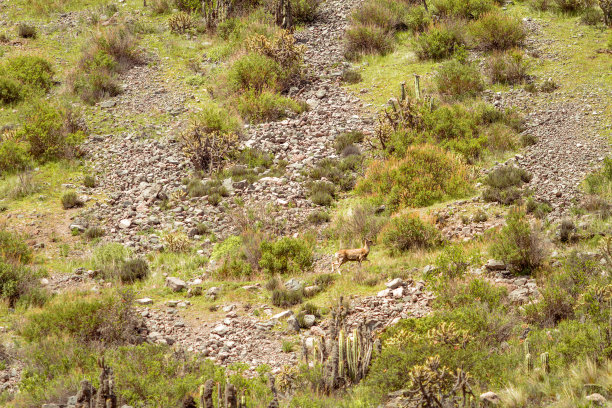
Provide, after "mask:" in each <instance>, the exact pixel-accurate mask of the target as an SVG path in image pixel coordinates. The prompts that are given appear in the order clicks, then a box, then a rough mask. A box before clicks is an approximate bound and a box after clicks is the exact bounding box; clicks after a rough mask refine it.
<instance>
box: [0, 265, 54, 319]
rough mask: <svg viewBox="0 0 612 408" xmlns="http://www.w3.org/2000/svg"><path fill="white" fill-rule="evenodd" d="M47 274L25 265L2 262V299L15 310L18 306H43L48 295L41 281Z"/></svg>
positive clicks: (0, 285)
mask: <svg viewBox="0 0 612 408" xmlns="http://www.w3.org/2000/svg"><path fill="white" fill-rule="evenodd" d="M44 276H45V274H44V273H41V272H38V271H34V270H32V269H30V268H28V267H26V266H24V265H18V264H13V263H7V262H5V260H4V259H2V260H0V298H2V299H3V300H5V301H7V302H8V306H9V307H11V308H14V307H15V306H16V305H17V304H22V305H24V306H30V305H32V306H42V305H43V304H44V303H45V301H46V299H47V295H46V293H45V292H44V291H43V290H42V288H41V287H40V279H41V278H42V277H44Z"/></svg>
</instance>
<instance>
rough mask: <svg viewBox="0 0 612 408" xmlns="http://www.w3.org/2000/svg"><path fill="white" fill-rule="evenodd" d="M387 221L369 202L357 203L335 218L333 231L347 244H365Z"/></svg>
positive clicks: (355, 245)
mask: <svg viewBox="0 0 612 408" xmlns="http://www.w3.org/2000/svg"><path fill="white" fill-rule="evenodd" d="M386 222H387V217H385V216H384V215H382V214H379V211H378V208H376V207H375V206H373V205H372V204H369V203H357V204H355V205H354V206H352V207H351V208H349V209H348V210H347V211H345V212H339V213H338V214H337V216H336V218H335V219H334V225H333V233H334V235H335V236H337V237H338V238H339V239H340V242H341V243H342V244H343V245H346V246H352V247H357V246H361V245H363V241H364V240H365V239H366V238H368V237H375V236H377V235H378V233H379V232H380V230H381V228H382V227H383V226H384V224H385V223H386Z"/></svg>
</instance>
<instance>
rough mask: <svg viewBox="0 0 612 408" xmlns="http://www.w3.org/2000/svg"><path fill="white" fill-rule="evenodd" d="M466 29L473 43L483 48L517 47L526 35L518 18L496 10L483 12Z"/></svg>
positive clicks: (501, 48) (505, 48) (502, 48)
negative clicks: (482, 14)
mask: <svg viewBox="0 0 612 408" xmlns="http://www.w3.org/2000/svg"><path fill="white" fill-rule="evenodd" d="M468 30H469V33H470V35H471V37H472V40H473V42H474V45H475V46H476V47H477V48H480V49H484V50H502V51H503V50H507V49H510V48H515V47H519V46H520V45H521V44H522V43H523V40H524V39H525V37H526V33H525V30H524V29H523V26H522V24H521V22H520V20H517V19H515V18H513V17H510V16H507V15H504V14H501V13H498V12H492V13H487V14H485V15H484V16H482V17H481V18H480V19H478V20H476V21H474V22H472V23H471V24H470V26H469V28H468Z"/></svg>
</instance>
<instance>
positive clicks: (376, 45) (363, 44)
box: [344, 24, 393, 60]
mask: <svg viewBox="0 0 612 408" xmlns="http://www.w3.org/2000/svg"><path fill="white" fill-rule="evenodd" d="M344 43H345V45H344V48H345V51H344V55H345V56H346V58H347V59H349V60H357V59H359V57H361V56H362V55H368V54H380V55H387V54H388V53H390V52H391V51H393V38H392V37H391V35H389V34H388V33H386V32H385V31H384V30H383V29H382V28H380V27H377V26H373V25H362V24H357V25H354V26H351V27H349V28H348V29H347V30H346V33H345V36H344Z"/></svg>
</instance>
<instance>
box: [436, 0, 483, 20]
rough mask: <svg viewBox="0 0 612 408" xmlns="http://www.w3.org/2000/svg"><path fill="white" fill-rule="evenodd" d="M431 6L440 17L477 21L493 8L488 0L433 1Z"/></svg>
mask: <svg viewBox="0 0 612 408" xmlns="http://www.w3.org/2000/svg"><path fill="white" fill-rule="evenodd" d="M431 5H432V6H433V7H434V8H435V10H436V13H437V14H438V15H440V16H442V17H461V18H465V19H477V18H480V17H481V16H482V15H483V14H484V13H487V12H489V11H491V10H492V9H493V8H494V7H495V6H494V4H493V2H492V1H490V0H433V1H432V2H431Z"/></svg>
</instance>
